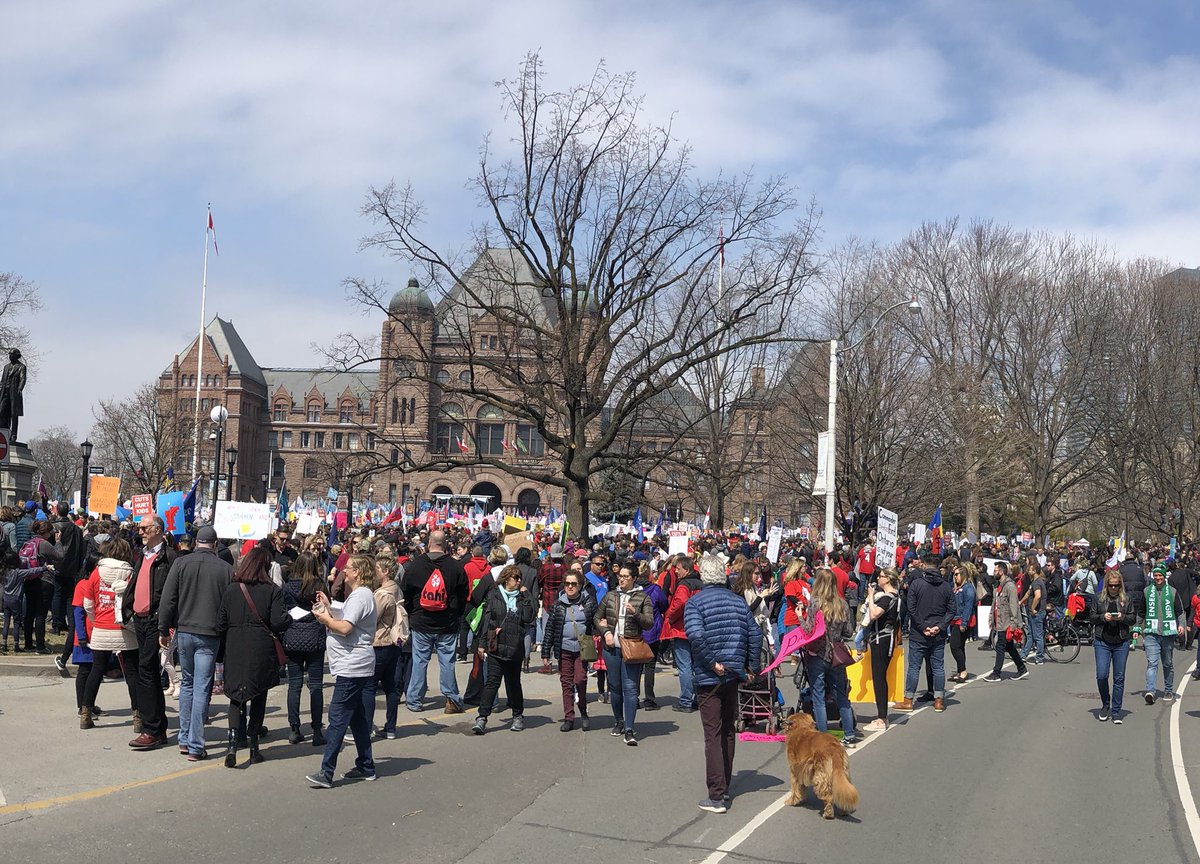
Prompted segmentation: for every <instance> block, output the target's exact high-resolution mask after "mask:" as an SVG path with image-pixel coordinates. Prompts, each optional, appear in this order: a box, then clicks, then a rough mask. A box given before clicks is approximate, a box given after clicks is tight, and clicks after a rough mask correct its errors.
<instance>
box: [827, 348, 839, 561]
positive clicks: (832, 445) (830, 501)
mask: <svg viewBox="0 0 1200 864" xmlns="http://www.w3.org/2000/svg"><path fill="white" fill-rule="evenodd" d="M837 373H838V359H837V340H836V339H830V340H829V447H828V448H826V449H827V451H828V459H829V461H828V464H827V465H826V468H825V552H826V554H828V553H830V552H832V551H833V534H834V520H835V519H836V518H837V515H836V513H835V510H836V502H837V386H838V385H837Z"/></svg>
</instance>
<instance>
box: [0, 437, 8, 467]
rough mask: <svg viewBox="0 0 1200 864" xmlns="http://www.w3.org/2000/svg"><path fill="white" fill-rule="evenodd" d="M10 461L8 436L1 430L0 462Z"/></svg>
mask: <svg viewBox="0 0 1200 864" xmlns="http://www.w3.org/2000/svg"><path fill="white" fill-rule="evenodd" d="M7 461H8V436H7V435H5V434H4V433H3V432H0V462H7Z"/></svg>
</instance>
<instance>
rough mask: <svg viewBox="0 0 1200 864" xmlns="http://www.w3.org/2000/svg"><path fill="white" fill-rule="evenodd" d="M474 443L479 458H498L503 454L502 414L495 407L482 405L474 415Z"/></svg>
mask: <svg viewBox="0 0 1200 864" xmlns="http://www.w3.org/2000/svg"><path fill="white" fill-rule="evenodd" d="M475 416H476V418H477V419H478V420H479V422H478V423H476V424H475V443H476V446H477V447H478V448H479V455H480V456H499V455H501V454H502V453H503V452H504V414H503V413H502V412H501V411H500V409H499V408H497V407H496V406H495V405H484V406H483V407H482V408H480V409H479V413H478V414H476V415H475Z"/></svg>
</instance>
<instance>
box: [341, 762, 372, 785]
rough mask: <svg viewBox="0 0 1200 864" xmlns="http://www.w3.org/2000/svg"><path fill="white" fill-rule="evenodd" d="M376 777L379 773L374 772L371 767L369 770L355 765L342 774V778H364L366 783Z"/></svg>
mask: <svg viewBox="0 0 1200 864" xmlns="http://www.w3.org/2000/svg"><path fill="white" fill-rule="evenodd" d="M378 777H379V775H378V774H376V773H375V769H373V768H372V769H371V770H370V771H365V770H363V769H362V768H359V767H358V766H357V765H356V766H354V767H353V768H351V769H350V770H349V771H347V772H346V773H345V774H343V775H342V779H343V780H366V781H367V782H368V783H369V782H371V781H372V780H375V779H377V778H378Z"/></svg>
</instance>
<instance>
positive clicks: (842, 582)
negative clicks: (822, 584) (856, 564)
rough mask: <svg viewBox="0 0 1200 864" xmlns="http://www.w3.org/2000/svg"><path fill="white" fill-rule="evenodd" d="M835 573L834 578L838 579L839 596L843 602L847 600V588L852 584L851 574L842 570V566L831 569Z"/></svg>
mask: <svg viewBox="0 0 1200 864" xmlns="http://www.w3.org/2000/svg"><path fill="white" fill-rule="evenodd" d="M829 569H831V570H832V571H833V575H834V578H836V579H837V588H838V594H839V595H841V598H842V599H843V600H845V599H846V586H847V585H849V584H850V574H849V573H848V572H846V571H845V570H843V569H842V566H841V565H840V564H838V565H835V566H833V567H831V568H829Z"/></svg>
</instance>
